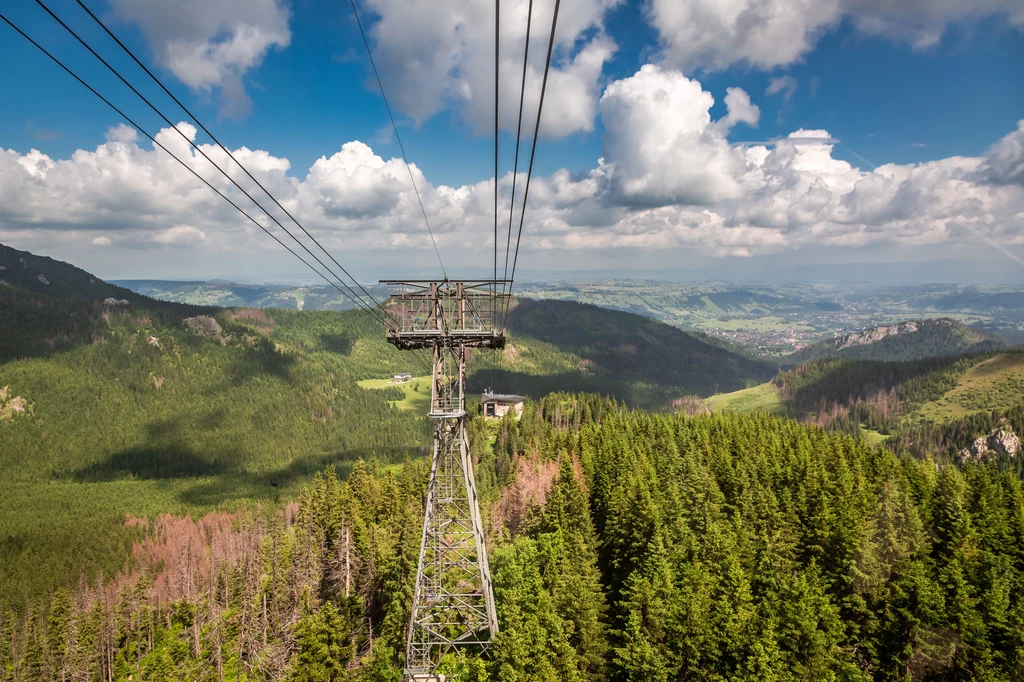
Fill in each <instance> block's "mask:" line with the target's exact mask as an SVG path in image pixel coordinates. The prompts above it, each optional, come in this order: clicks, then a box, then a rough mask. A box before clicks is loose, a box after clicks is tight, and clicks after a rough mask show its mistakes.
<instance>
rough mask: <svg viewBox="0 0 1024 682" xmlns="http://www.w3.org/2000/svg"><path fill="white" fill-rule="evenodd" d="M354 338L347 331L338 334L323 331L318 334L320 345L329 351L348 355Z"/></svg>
mask: <svg viewBox="0 0 1024 682" xmlns="http://www.w3.org/2000/svg"><path fill="white" fill-rule="evenodd" d="M355 340H356V339H355V337H354V336H353V335H352V334H349V333H348V332H341V333H340V334H329V333H323V334H321V335H320V347H321V348H323V349H324V350H325V351H328V352H329V353H338V354H339V355H348V354H349V353H351V352H352V345H353V344H354V343H355Z"/></svg>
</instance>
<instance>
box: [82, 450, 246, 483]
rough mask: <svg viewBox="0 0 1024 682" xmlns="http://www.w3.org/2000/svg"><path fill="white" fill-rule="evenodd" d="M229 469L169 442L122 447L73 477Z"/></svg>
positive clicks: (149, 476)
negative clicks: (125, 448) (124, 448)
mask: <svg viewBox="0 0 1024 682" xmlns="http://www.w3.org/2000/svg"><path fill="white" fill-rule="evenodd" d="M227 459H230V456H229V457H228V458H227ZM228 469H229V467H227V466H226V465H225V464H224V461H223V460H211V459H209V458H207V457H205V456H203V455H200V454H197V453H196V452H193V451H192V450H189V449H188V448H187V447H185V446H183V445H181V444H180V443H169V444H160V445H141V446H139V447H134V448H129V449H127V450H123V451H121V452H118V453H117V454H114V455H112V456H111V457H109V458H108V459H106V460H104V461H102V462H94V463H93V464H90V465H89V466H87V467H83V468H81V469H78V470H77V471H75V472H74V473H73V474H72V477H73V478H74V479H76V480H78V481H83V482H90V483H98V482H108V481H119V480H124V479H132V478H135V479H143V480H157V479H172V478H189V477H192V476H216V475H219V474H223V473H225V472H226V471H228Z"/></svg>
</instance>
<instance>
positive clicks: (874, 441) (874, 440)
mask: <svg viewBox="0 0 1024 682" xmlns="http://www.w3.org/2000/svg"><path fill="white" fill-rule="evenodd" d="M860 434H861V437H862V438H864V440H865V441H867V443H868V445H871V446H875V445H881V444H882V443H884V442H885V441H886V439H888V438H889V436H887V435H885V434H883V433H879V432H878V431H872V430H871V429H869V428H867V427H866V426H864V425H863V424H862V425H861V429H860Z"/></svg>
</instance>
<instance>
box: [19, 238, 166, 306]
mask: <svg viewBox="0 0 1024 682" xmlns="http://www.w3.org/2000/svg"><path fill="white" fill-rule="evenodd" d="M0 283H5V284H7V285H9V286H12V287H17V288H19V289H22V290H24V291H31V292H35V293H39V294H46V295H48V296H63V297H67V298H84V299H88V300H92V301H102V300H103V299H105V298H116V299H124V300H127V301H132V302H140V301H143V300H146V301H148V302H149V303H151V304H153V305H158V304H157V302H156V301H153V300H151V299H147V298H146V297H144V296H140V295H139V294H137V293H136V292H134V291H132V290H130V289H125V288H124V287H119V286H115V285H113V284H109V283H107V282H104V281H103V280H102V279H100V278H98V277H96V276H94V275H91V274H90V273H88V272H86V271H85V270H82V269H81V268H77V267H75V266H74V265H71V264H69V263H65V262H63V261H59V260H54V259H53V258H49V257H47V256H37V255H35V254H32V253H29V252H28V251H19V250H18V249H13V248H11V247H9V246H5V245H3V244H0Z"/></svg>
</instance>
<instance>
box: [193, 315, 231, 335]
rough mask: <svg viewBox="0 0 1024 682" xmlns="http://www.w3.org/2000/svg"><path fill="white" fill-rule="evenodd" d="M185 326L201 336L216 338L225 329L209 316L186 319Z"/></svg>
mask: <svg viewBox="0 0 1024 682" xmlns="http://www.w3.org/2000/svg"><path fill="white" fill-rule="evenodd" d="M185 324H186V325H187V326H188V328H189V329H191V330H192V331H194V332H195V333H197V334H199V335H201V336H209V337H215V336H219V335H220V333H221V332H222V331H223V328H222V327H221V326H220V324H218V322H217V320H215V319H213V318H212V317H210V316H209V315H197V316H196V317H186V318H185Z"/></svg>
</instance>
